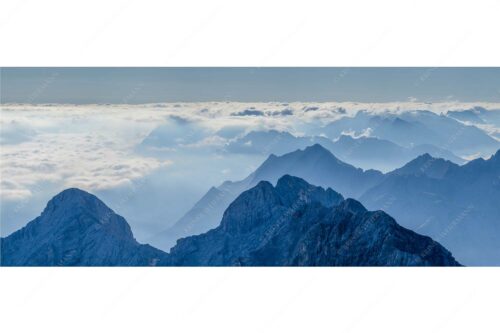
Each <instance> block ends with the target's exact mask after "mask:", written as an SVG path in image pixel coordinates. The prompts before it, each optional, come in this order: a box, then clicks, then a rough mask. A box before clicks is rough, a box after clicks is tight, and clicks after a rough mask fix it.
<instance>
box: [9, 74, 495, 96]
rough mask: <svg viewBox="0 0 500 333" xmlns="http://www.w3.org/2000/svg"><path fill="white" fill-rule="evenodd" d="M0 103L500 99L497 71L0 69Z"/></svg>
mask: <svg viewBox="0 0 500 333" xmlns="http://www.w3.org/2000/svg"><path fill="white" fill-rule="evenodd" d="M1 100H2V103H30V104H36V103H69V104H105V103H118V104H143V103H157V102H206V101H239V102H296V101H307V102H309V101H314V102H327V101H337V102H347V101H351V102H394V101H419V102H442V101H450V100H453V101H460V102H476V101H481V102H500V68H446V67H445V68H424V67H420V68H382V67H381V68H360V67H354V68H317V67H310V68H300V67H299V68H269V67H264V68H258V67H255V68H243V67H241V68H216V67H212V68H202V67H200V68H148V67H141V68H109V67H108V68H104V67H102V68H95V67H94V68H57V67H52V68H2V69H1Z"/></svg>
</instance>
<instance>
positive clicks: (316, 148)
mask: <svg viewBox="0 0 500 333" xmlns="http://www.w3.org/2000/svg"><path fill="white" fill-rule="evenodd" d="M304 152H307V153H311V152H314V153H327V154H330V155H332V153H331V152H330V151H329V150H328V149H326V148H325V147H323V146H322V145H320V144H319V143H315V144H313V145H312V146H309V147H306V148H305V149H304Z"/></svg>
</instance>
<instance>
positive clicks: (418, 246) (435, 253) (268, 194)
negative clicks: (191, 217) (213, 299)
mask: <svg viewBox="0 0 500 333" xmlns="http://www.w3.org/2000/svg"><path fill="white" fill-rule="evenodd" d="M167 265H175V266H200V265H201V266H234V265H236V266H420V265H422V266H457V265H458V263H457V262H456V261H455V259H454V258H453V256H452V255H451V254H450V253H449V252H448V251H447V250H446V249H445V248H443V247H442V246H441V245H440V244H438V243H437V242H434V241H433V240H432V239H430V238H429V237H425V236H421V235H418V234H416V233H414V232H413V231H410V230H407V229H405V228H403V227H401V226H399V225H398V224H397V223H396V222H395V221H394V219H392V218H391V217H390V216H389V215H387V214H385V213H384V212H382V211H377V212H369V211H367V210H366V209H365V208H364V207H363V206H362V205H361V204H360V203H359V202H357V201H355V200H353V199H347V200H344V199H343V197H342V196H341V195H340V194H338V193H336V192H335V191H333V190H331V189H328V190H324V189H323V188H321V187H316V186H312V185H309V184H308V183H307V182H305V181H304V180H302V179H300V178H297V177H291V176H288V175H286V176H283V177H282V178H280V179H279V180H278V182H277V185H276V187H273V186H272V185H271V183H269V182H267V181H261V182H259V183H258V184H257V185H256V186H255V187H253V188H251V189H250V190H247V191H245V192H243V193H242V194H241V195H240V196H238V198H237V199H236V200H235V201H234V202H233V203H231V205H230V206H229V208H228V209H227V210H226V212H225V213H224V217H223V219H222V222H221V223H220V225H219V226H218V227H217V228H215V229H213V230H210V231H208V232H207V233H205V234H202V235H198V236H191V237H188V238H184V239H181V240H179V241H178V243H177V245H176V246H175V247H174V248H172V250H171V253H170V256H169V257H168V259H167Z"/></svg>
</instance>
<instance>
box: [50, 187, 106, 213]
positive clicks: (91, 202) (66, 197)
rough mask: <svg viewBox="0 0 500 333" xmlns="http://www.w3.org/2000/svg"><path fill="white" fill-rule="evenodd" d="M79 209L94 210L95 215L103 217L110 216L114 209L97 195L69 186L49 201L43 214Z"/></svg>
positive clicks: (74, 211)
mask: <svg viewBox="0 0 500 333" xmlns="http://www.w3.org/2000/svg"><path fill="white" fill-rule="evenodd" d="M78 209H84V210H87V211H89V212H92V214H93V215H100V216H103V217H106V216H109V215H110V213H113V211H112V210H111V209H110V208H109V207H108V206H106V205H105V204H104V202H102V201H101V200H99V198H97V197H96V196H95V195H93V194H90V193H88V192H86V191H84V190H81V189H78V188H68V189H66V190H64V191H62V192H60V193H59V194H57V195H55V196H54V197H53V198H52V199H50V201H49V202H48V203H47V206H46V207H45V209H44V211H43V213H42V214H54V213H55V212H59V213H60V214H65V213H64V212H67V213H71V214H73V213H76V211H77V210H78Z"/></svg>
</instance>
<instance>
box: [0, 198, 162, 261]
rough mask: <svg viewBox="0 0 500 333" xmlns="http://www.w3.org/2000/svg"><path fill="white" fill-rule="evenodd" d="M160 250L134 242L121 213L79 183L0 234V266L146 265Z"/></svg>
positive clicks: (160, 257) (154, 259)
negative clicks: (24, 222) (10, 231)
mask: <svg viewBox="0 0 500 333" xmlns="http://www.w3.org/2000/svg"><path fill="white" fill-rule="evenodd" d="M165 256H166V254H165V253H164V252H162V251H160V250H157V249H155V248H153V247H151V246H149V245H142V244H139V243H138V242H137V241H136V240H135V239H134V237H133V235H132V231H131V230H130V226H129V225H128V223H127V222H126V221H125V219H124V218H123V217H121V216H119V215H117V214H115V213H114V212H113V211H112V210H111V209H110V208H108V207H107V206H106V205H105V204H104V203H103V202H102V201H100V200H99V199H98V198H97V197H95V196H94V195H92V194H89V193H87V192H84V191H82V190H79V189H68V190H65V191H63V192H61V193H60V194H58V195H57V196H55V197H54V198H52V199H51V200H50V201H49V202H48V204H47V207H46V208H45V209H44V211H43V212H42V214H41V215H40V216H39V217H37V218H36V219H34V220H33V221H31V222H29V223H28V224H27V225H26V226H25V227H24V228H22V229H20V230H18V231H16V232H14V233H13V234H11V235H10V236H8V237H6V238H3V239H1V265H3V266H147V265H156V264H157V263H158V262H159V261H160V260H161V259H165Z"/></svg>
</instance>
